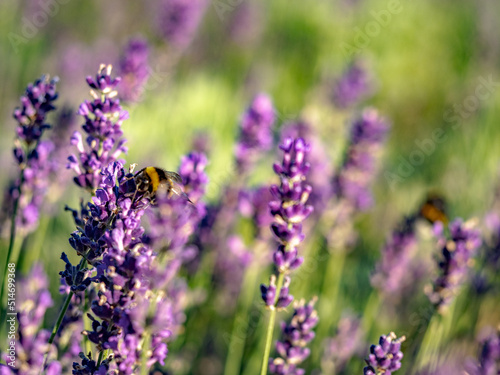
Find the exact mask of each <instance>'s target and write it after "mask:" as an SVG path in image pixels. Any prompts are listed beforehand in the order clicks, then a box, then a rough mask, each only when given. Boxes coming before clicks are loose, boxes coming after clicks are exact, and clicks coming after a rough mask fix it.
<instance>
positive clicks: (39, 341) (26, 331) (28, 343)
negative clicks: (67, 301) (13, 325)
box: [0, 265, 62, 375]
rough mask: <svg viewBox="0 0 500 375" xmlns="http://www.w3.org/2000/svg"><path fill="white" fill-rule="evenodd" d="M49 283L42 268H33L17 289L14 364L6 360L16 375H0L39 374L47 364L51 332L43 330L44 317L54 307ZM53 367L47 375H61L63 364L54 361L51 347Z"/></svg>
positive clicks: (6, 371) (4, 371) (8, 369)
mask: <svg viewBox="0 0 500 375" xmlns="http://www.w3.org/2000/svg"><path fill="white" fill-rule="evenodd" d="M47 287H48V280H47V276H46V275H45V274H44V272H43V268H42V266H40V265H35V266H33V268H32V270H31V272H30V274H29V275H28V276H27V277H26V278H24V279H22V281H21V282H20V283H19V286H18V291H19V292H18V293H19V295H18V298H17V300H18V303H17V306H18V309H19V312H18V316H17V319H18V321H19V328H18V333H19V336H18V339H17V340H16V345H15V348H16V350H15V360H13V358H12V357H7V356H5V357H4V358H3V359H4V360H5V361H6V363H11V362H15V368H16V371H14V370H11V367H7V366H2V367H1V368H0V374H2V375H3V374H38V373H39V371H40V368H41V367H42V364H43V363H44V354H45V352H46V351H47V349H48V344H47V341H48V338H49V336H50V332H49V331H47V330H45V329H40V327H41V325H42V323H43V318H44V316H45V313H46V311H47V309H48V308H49V307H51V306H52V304H53V303H52V298H51V296H50V293H49V291H48V290H47ZM49 358H50V361H49V362H50V363H49V365H48V366H47V367H45V372H44V373H46V374H50V375H59V374H61V373H62V371H61V364H60V363H59V362H58V361H55V360H53V359H54V358H57V354H56V350H55V349H54V348H53V347H52V348H51V350H50V353H49Z"/></svg>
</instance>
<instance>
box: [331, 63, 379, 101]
mask: <svg viewBox="0 0 500 375" xmlns="http://www.w3.org/2000/svg"><path fill="white" fill-rule="evenodd" d="M371 91H372V86H371V82H370V78H369V76H368V74H367V72H366V71H365V69H364V68H363V67H362V66H361V64H360V63H359V62H356V61H355V62H353V63H351V65H349V67H348V68H347V70H346V71H345V72H344V75H343V76H342V77H341V78H340V79H339V80H338V81H337V83H336V85H335V87H334V89H333V95H332V99H333V102H334V104H335V105H336V106H337V107H338V108H341V109H344V108H348V107H352V106H355V105H357V104H358V103H359V102H360V101H361V100H362V99H364V98H365V97H367V96H368V95H369V94H370V93H371Z"/></svg>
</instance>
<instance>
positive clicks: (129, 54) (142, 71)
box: [120, 38, 149, 103]
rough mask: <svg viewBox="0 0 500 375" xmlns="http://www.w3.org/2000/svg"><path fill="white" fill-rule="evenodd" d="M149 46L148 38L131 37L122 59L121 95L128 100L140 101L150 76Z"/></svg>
mask: <svg viewBox="0 0 500 375" xmlns="http://www.w3.org/2000/svg"><path fill="white" fill-rule="evenodd" d="M148 55H149V48H148V44H147V42H146V40H144V39H140V38H136V39H131V40H130V41H129V43H128V45H127V47H126V49H125V52H124V54H123V56H122V58H121V60H120V75H121V77H122V82H121V85H120V97H121V98H122V99H123V100H124V101H126V102H132V103H134V102H138V101H140V99H141V97H142V94H143V92H144V88H145V85H146V83H147V81H148V78H149V65H148Z"/></svg>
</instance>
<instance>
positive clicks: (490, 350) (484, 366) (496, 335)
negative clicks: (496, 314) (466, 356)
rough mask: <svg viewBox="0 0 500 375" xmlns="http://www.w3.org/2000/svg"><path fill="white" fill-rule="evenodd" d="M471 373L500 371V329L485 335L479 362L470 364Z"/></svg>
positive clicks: (486, 374)
mask: <svg viewBox="0 0 500 375" xmlns="http://www.w3.org/2000/svg"><path fill="white" fill-rule="evenodd" d="M468 365H469V366H468V367H469V369H468V370H469V371H468V372H467V374H470V375H498V374H499V373H500V330H498V331H497V332H493V333H491V334H489V335H488V336H487V337H485V338H484V339H483V340H482V342H481V348H480V351H479V358H478V361H477V362H474V363H470V364H468Z"/></svg>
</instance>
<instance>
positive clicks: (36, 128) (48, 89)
mask: <svg viewBox="0 0 500 375" xmlns="http://www.w3.org/2000/svg"><path fill="white" fill-rule="evenodd" d="M56 82H57V79H52V80H49V78H48V77H46V76H42V77H41V78H40V79H39V80H37V81H35V82H34V83H33V84H30V85H28V87H27V88H26V91H25V94H24V95H23V96H21V107H18V108H16V109H15V110H14V113H13V116H14V118H15V119H16V120H17V122H18V126H17V129H16V133H17V138H16V140H15V141H14V145H15V147H14V150H13V152H14V158H15V160H16V163H17V164H18V166H19V170H20V172H21V173H20V177H19V178H18V179H17V180H15V181H14V182H13V183H12V185H11V186H10V188H9V191H8V193H7V195H6V200H5V201H4V204H10V205H12V206H11V207H4V210H3V211H7V212H9V216H11V215H12V214H13V211H14V207H13V205H15V203H14V202H16V201H17V205H18V211H17V217H16V225H17V228H18V230H21V231H22V232H24V233H26V232H31V231H33V230H34V229H35V228H36V227H37V226H38V219H39V211H40V208H41V205H42V203H43V201H44V196H45V194H46V192H47V189H48V185H49V182H48V181H49V179H48V176H49V174H50V172H51V168H50V156H51V153H52V151H53V150H54V144H53V143H52V142H51V141H49V140H42V136H43V135H44V133H45V130H47V129H49V128H50V127H51V126H50V125H49V124H47V123H46V120H47V114H48V113H49V112H51V111H53V110H54V109H55V107H54V101H55V100H56V99H57V96H58V95H57V93H56Z"/></svg>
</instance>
